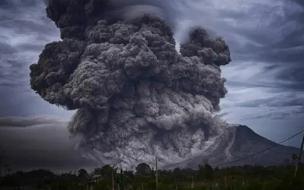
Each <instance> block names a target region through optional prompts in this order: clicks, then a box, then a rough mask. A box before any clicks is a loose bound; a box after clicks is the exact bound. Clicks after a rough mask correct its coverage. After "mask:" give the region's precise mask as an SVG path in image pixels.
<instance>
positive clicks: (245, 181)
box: [0, 164, 304, 190]
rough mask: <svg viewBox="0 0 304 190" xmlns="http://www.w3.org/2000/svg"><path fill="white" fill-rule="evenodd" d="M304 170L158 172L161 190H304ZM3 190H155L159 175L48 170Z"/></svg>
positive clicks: (3, 182)
mask: <svg viewBox="0 0 304 190" xmlns="http://www.w3.org/2000/svg"><path fill="white" fill-rule="evenodd" d="M303 171H304V166H303V165H301V166H300V167H299V172H298V175H297V177H294V166H273V167H261V166H242V167H231V168H223V169H217V168H215V169H213V168H212V167H211V166H209V165H208V164H206V165H204V166H200V167H199V169H198V170H191V169H178V168H177V169H174V170H171V171H164V170H159V171H158V190H187V189H189V190H191V189H192V190H291V189H292V190H303V189H304V172H303ZM0 189H5V190H6V189H7V190H10V189H32V190H155V189H156V186H155V171H154V170H153V169H151V168H150V166H149V165H147V164H139V165H138V166H137V167H136V171H134V172H132V171H122V170H120V169H116V168H112V167H111V166H104V167H103V168H97V169H95V170H94V171H93V172H90V173H88V172H87V171H86V170H84V169H81V170H79V171H78V173H76V174H72V173H65V174H54V173H52V172H50V171H46V170H35V171H31V172H16V173H13V174H9V175H6V176H4V177H2V178H0Z"/></svg>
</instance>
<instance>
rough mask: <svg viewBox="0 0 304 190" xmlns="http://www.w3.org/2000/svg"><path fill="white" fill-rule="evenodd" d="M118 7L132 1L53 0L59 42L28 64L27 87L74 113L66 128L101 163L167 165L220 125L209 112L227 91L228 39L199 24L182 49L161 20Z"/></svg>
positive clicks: (199, 148) (202, 144)
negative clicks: (223, 67)
mask: <svg viewBox="0 0 304 190" xmlns="http://www.w3.org/2000/svg"><path fill="white" fill-rule="evenodd" d="M114 2H116V1H114ZM130 2H135V1H130ZM148 2H149V1H147V5H146V6H145V7H147V6H150V5H151V6H152V4H149V3H148ZM153 6H155V5H154V4H153ZM137 7H138V6H137ZM156 8H159V9H161V6H160V7H156ZM156 8H155V10H156ZM109 10H110V11H109ZM119 10H124V11H125V14H127V13H128V10H134V6H133V7H132V8H130V6H129V5H126V7H118V6H115V3H112V2H111V1H101V0H99V1H97V0H91V1H84V0H73V1H72V0H65V1H62V0H50V1H49V4H48V8H47V13H48V16H49V17H50V18H51V19H52V20H54V21H55V23H56V25H57V26H58V27H59V28H60V30H61V36H62V41H59V42H53V43H50V44H48V45H46V46H45V48H44V50H43V52H42V53H41V55H40V57H39V61H38V63H37V64H33V65H31V67H30V69H31V85H32V88H33V89H34V90H35V91H36V92H37V93H38V94H39V95H40V96H41V97H42V98H43V99H45V100H46V101H48V102H50V103H52V104H56V105H61V106H64V107H66V108H67V109H76V110H77V113H76V114H75V116H74V118H73V120H72V121H71V122H70V125H69V129H70V131H71V133H72V134H75V135H77V136H80V137H81V142H80V144H79V147H80V148H82V149H83V150H84V151H85V154H86V155H87V156H89V157H90V158H93V159H96V160H98V161H100V162H101V163H103V164H114V165H119V166H122V167H125V168H133V167H134V166H136V165H137V164H139V163H141V162H146V163H151V162H153V160H154V158H155V156H157V157H158V158H159V160H160V164H161V166H166V165H169V164H171V163H175V162H180V161H184V160H186V159H188V158H190V157H192V156H194V155H195V154H198V153H200V152H203V151H204V150H205V148H206V147H207V146H208V143H209V144H210V141H211V139H213V138H215V137H217V136H219V134H220V133H221V131H223V128H224V127H225V123H223V122H221V121H220V120H219V119H217V118H215V117H214V114H213V113H214V112H215V111H217V110H218V109H219V100H220V98H222V97H224V95H225V93H226V90H225V87H224V79H223V78H221V70H220V66H221V65H225V64H228V63H229V61H230V53H229V49H228V47H227V45H226V44H225V42H224V41H223V40H222V39H220V38H217V39H214V38H211V37H209V36H208V34H207V32H206V31H205V30H204V29H201V28H197V29H193V30H192V31H191V32H190V33H189V37H188V40H187V41H186V42H185V43H183V44H182V45H181V48H180V53H179V52H178V51H177V50H176V48H175V41H174V39H173V33H172V31H171V29H170V27H169V26H168V25H167V24H166V21H164V20H163V19H164V18H163V17H162V18H159V17H158V14H154V13H153V14H152V13H151V14H150V12H148V13H149V14H150V15H149V16H148V15H147V14H141V15H136V14H135V15H136V16H134V17H131V18H130V17H128V18H124V17H120V16H119V15H118V14H117V12H118V11H119ZM148 10H154V9H152V8H151V7H150V8H149V9H148ZM157 10H158V9H157ZM156 12H158V11H156ZM129 15H132V14H129ZM133 15H134V14H133Z"/></svg>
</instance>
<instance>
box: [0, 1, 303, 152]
mask: <svg viewBox="0 0 304 190" xmlns="http://www.w3.org/2000/svg"><path fill="white" fill-rule="evenodd" d="M168 7H169V8H172V14H171V17H172V19H173V22H174V23H175V27H174V30H175V37H176V39H177V40H178V41H182V40H183V39H184V37H185V33H186V31H188V30H189V29H190V28H191V27H192V26H203V27H205V28H206V29H208V30H209V31H210V32H211V33H213V34H214V35H219V36H222V37H223V38H224V39H225V40H226V41H227V43H228V45H229V47H230V49H231V54H232V59H233V61H232V62H231V64H229V65H228V66H225V67H223V75H224V77H225V78H226V79H227V83H226V86H227V88H228V91H229V93H228V94H227V96H226V98H224V99H222V101H221V107H222V111H221V112H220V113H219V114H220V115H223V118H224V119H225V120H227V121H228V122H232V123H241V124H245V125H248V126H249V127H251V128H252V129H254V130H255V131H256V132H257V133H259V134H260V135H262V136H265V137H267V138H269V139H272V140H274V141H279V140H281V139H284V138H285V137H287V136H289V135H291V134H293V133H295V132H296V131H298V130H299V129H303V128H304V126H303V125H302V124H303V123H304V103H303V102H304V80H303V79H304V64H303V60H304V22H303V20H304V3H303V1H302V0H212V1H210V0H172V1H168ZM168 7H167V8H166V9H168ZM56 40H60V39H59V31H58V29H57V28H56V26H55V24H54V23H53V22H51V21H50V20H49V19H48V18H47V17H46V13H45V4H44V3H43V1H41V0H1V1H0V97H1V100H0V117H1V118H0V126H2V128H0V133H1V136H3V138H2V139H1V144H4V146H6V144H9V145H10V146H9V147H12V146H13V145H12V144H11V143H13V142H15V140H16V139H18V138H19V136H20V133H24V132H25V130H26V129H22V130H19V129H9V131H7V130H8V129H4V128H5V127H4V128H3V125H2V124H3V121H6V122H8V121H9V122H11V123H10V125H11V126H14V124H15V125H17V124H18V122H17V121H20V117H25V120H26V121H27V122H28V123H30V124H35V122H37V118H40V120H39V122H40V123H38V124H39V125H41V122H42V123H43V125H42V126H45V125H46V124H45V123H44V122H45V121H56V122H55V125H56V126H57V127H54V130H51V129H50V126H49V125H47V127H46V128H45V129H41V128H38V129H39V130H37V128H35V129H31V130H33V131H35V130H36V131H37V133H36V132H33V133H24V135H25V136H24V137H23V138H24V139H28V141H29V142H28V145H26V143H27V141H26V140H25V141H24V143H25V144H24V145H23V146H24V147H31V146H32V144H31V142H30V140H29V139H30V137H32V136H34V135H38V134H44V135H46V136H47V139H53V138H54V139H56V140H57V139H58V141H59V142H62V143H65V145H66V146H63V147H65V148H66V150H69V151H72V150H71V146H70V145H69V143H68V140H63V139H62V138H65V137H66V136H65V135H61V133H62V131H65V133H66V130H65V129H62V130H57V129H58V128H64V125H63V124H62V123H60V124H58V123H57V120H59V121H60V122H61V121H69V119H70V117H71V116H72V114H73V112H71V111H66V110H64V109H63V108H58V107H56V106H54V105H50V104H48V103H47V102H45V101H43V100H42V99H41V98H40V97H39V96H38V95H36V94H35V93H34V92H33V91H32V90H31V89H30V85H29V68H28V67H29V65H30V64H32V63H34V62H36V61H37V60H38V56H39V53H40V52H41V50H42V49H43V47H44V45H45V44H46V43H49V42H52V41H56ZM14 118H15V119H16V118H17V119H16V121H15V123H14V122H13V121H12V120H13V119H14ZM41 118H46V119H45V120H43V119H41ZM48 118H49V119H48ZM18 119H19V120H18ZM30 120H32V121H30ZM41 120H42V121H41ZM17 126H18V125H17ZM6 127H7V126H6ZM42 128H43V127H42ZM46 131H47V132H46ZM59 133H60V134H59ZM4 134H7V135H4ZM27 135H28V136H27ZM4 136H6V138H4ZM38 136H39V135H38ZM38 139H39V138H38ZM299 140H300V139H295V140H293V141H291V142H289V145H294V146H298V144H299ZM13 144H14V143H13ZM41 147H45V146H44V145H43V146H41ZM6 149H7V148H6ZM17 150H19V149H18V148H16V151H15V152H17ZM63 152H64V151H63Z"/></svg>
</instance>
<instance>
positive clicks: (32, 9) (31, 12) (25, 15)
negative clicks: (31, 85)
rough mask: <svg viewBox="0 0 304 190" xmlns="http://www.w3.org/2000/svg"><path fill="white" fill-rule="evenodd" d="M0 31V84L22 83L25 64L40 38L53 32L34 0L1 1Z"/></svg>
mask: <svg viewBox="0 0 304 190" xmlns="http://www.w3.org/2000/svg"><path fill="white" fill-rule="evenodd" d="M0 31H1V32H0V40H1V47H0V62H1V66H0V67H1V68H0V79H1V81H0V87H1V86H16V85H17V86H24V87H25V86H26V84H28V69H27V67H28V65H30V64H32V63H33V62H35V61H36V59H37V57H38V53H39V50H40V49H41V48H42V45H41V42H42V41H44V42H46V41H49V40H51V39H54V38H56V37H55V36H56V33H57V32H56V30H55V29H54V27H53V26H52V23H51V22H50V21H48V20H47V19H46V16H45V13H44V4H43V3H42V2H41V1H36V0H27V1H22V0H9V1H8V0H5V1H1V4H0Z"/></svg>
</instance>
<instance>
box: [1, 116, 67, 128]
mask: <svg viewBox="0 0 304 190" xmlns="http://www.w3.org/2000/svg"><path fill="white" fill-rule="evenodd" d="M62 123H64V122H63V121H60V120H58V119H54V118H47V117H35V118H31V117H0V127H32V126H38V125H39V126H45V125H56V124H57V125H58V124H62Z"/></svg>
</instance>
